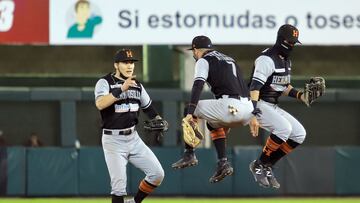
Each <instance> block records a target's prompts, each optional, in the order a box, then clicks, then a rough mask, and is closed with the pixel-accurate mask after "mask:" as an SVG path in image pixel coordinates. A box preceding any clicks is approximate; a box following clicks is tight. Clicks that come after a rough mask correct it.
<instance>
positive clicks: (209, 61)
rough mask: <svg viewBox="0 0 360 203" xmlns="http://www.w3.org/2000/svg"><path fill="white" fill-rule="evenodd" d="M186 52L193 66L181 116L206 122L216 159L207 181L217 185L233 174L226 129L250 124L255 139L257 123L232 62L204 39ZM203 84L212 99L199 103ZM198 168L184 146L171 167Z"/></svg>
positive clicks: (188, 149)
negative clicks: (228, 155) (229, 159)
mask: <svg viewBox="0 0 360 203" xmlns="http://www.w3.org/2000/svg"><path fill="white" fill-rule="evenodd" d="M189 50H192V52H193V57H194V59H195V60H196V64H195V76H194V83H193V87H192V91H191V100H190V103H189V104H188V106H187V107H186V108H185V111H184V116H186V117H185V119H190V120H196V119H197V118H200V119H204V120H206V121H207V127H208V129H209V130H210V131H211V133H210V135H211V138H212V141H213V143H214V145H215V148H216V151H217V157H218V163H217V168H216V171H215V173H214V175H213V176H212V177H211V178H210V180H209V181H210V183H216V182H219V181H221V180H222V179H223V178H224V177H226V176H228V175H231V174H232V173H233V168H232V166H231V164H230V162H229V161H228V159H227V156H226V134H227V133H228V131H229V129H230V128H231V127H235V126H240V125H247V124H249V123H251V131H252V133H253V134H256V135H257V133H258V132H257V130H258V122H257V120H256V118H255V116H254V115H253V114H252V112H253V105H252V103H251V101H250V99H249V90H248V87H247V85H246V84H245V82H244V80H243V75H242V73H241V71H240V68H239V66H238V65H237V64H236V63H235V60H234V59H232V58H231V57H229V56H227V55H225V54H223V53H220V52H218V51H215V50H213V46H212V43H211V40H210V39H209V38H208V37H206V36H197V37H195V38H194V39H193V41H192V47H191V48H190V49H189ZM205 82H207V83H208V85H209V86H210V88H211V92H212V93H213V94H214V96H215V99H209V100H200V101H199V97H200V94H201V91H202V89H203V86H204V84H205ZM197 164H198V160H197V159H196V156H195V153H194V148H193V147H192V146H190V145H188V144H186V143H185V151H184V154H183V157H182V158H181V159H180V160H179V161H177V162H176V163H174V164H172V167H173V168H175V169H178V168H185V167H189V166H194V165H197Z"/></svg>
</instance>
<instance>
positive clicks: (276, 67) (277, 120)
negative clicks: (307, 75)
mask: <svg viewBox="0 0 360 203" xmlns="http://www.w3.org/2000/svg"><path fill="white" fill-rule="evenodd" d="M290 73H291V62H290V60H288V59H287V60H286V59H285V58H281V57H280V56H279V55H278V54H274V53H273V52H272V51H271V50H265V51H264V53H263V55H261V56H259V57H258V58H257V59H256V60H255V67H254V71H253V75H252V79H253V80H256V81H258V82H260V83H261V84H263V86H262V88H261V89H260V101H259V102H258V105H257V107H258V108H259V109H260V110H261V111H262V114H260V115H258V116H257V119H258V121H259V123H260V126H262V127H263V128H264V129H266V130H268V131H269V132H270V133H272V134H274V135H276V136H278V137H279V138H280V139H282V140H283V141H286V140H288V139H289V138H290V139H292V140H293V141H295V142H297V143H300V144H301V143H302V142H303V141H304V139H305V136H306V131H305V128H304V127H303V126H302V125H301V123H300V122H299V121H298V120H297V119H296V118H294V117H293V116H292V115H290V114H289V113H287V112H286V111H285V110H283V109H282V108H280V107H279V106H278V105H277V103H278V97H280V96H281V94H282V93H283V91H284V90H286V89H287V86H288V84H290Z"/></svg>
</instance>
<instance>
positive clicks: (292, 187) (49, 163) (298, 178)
mask: <svg viewBox="0 0 360 203" xmlns="http://www.w3.org/2000/svg"><path fill="white" fill-rule="evenodd" d="M152 149H153V151H154V153H155V154H156V156H157V157H158V159H159V160H160V162H161V164H162V166H163V168H164V170H165V179H164V182H163V183H162V185H161V186H160V187H158V188H157V190H156V191H155V193H154V194H155V195H157V196H289V195H290V196H291V195H301V196H321V195H323V196H324V195H325V196H335V195H346V196H347V195H349V196H353V195H360V187H359V185H358V183H359V180H360V175H359V173H354V170H356V169H357V168H359V167H360V164H359V163H360V156H359V154H360V147H341V146H338V147H299V148H298V149H296V150H295V151H294V152H293V153H292V154H290V155H289V156H288V157H286V158H284V159H283V160H281V161H280V162H279V163H278V164H277V165H276V167H275V170H274V172H275V175H276V176H277V177H278V180H279V182H280V183H281V188H280V189H279V190H274V189H264V188H260V187H259V186H258V185H257V184H256V183H255V182H254V180H253V177H252V175H251V173H250V172H249V170H248V165H249V163H250V162H251V161H252V160H254V159H256V158H257V156H258V154H259V152H260V151H261V148H260V147H258V146H245V147H244V146H236V147H232V148H230V149H229V150H228V155H229V159H230V160H231V162H232V164H233V167H234V174H233V175H232V176H230V177H227V178H225V179H224V180H223V181H222V182H220V183H216V184H211V183H209V181H208V180H209V177H210V176H211V175H212V174H213V172H214V170H215V167H216V154H215V151H214V149H203V148H199V149H197V150H196V154H197V157H198V159H199V165H197V166H194V167H191V168H187V169H182V170H173V169H172V168H171V167H170V165H171V163H173V162H174V161H176V160H177V159H178V158H179V157H180V156H181V153H182V149H181V148H179V147H162V148H152ZM1 153H2V155H1V156H0V157H1V159H0V163H1V167H0V173H1V174H2V175H1V179H0V182H1V185H0V187H1V188H0V189H1V191H5V192H4V193H3V194H2V196H106V195H109V193H110V180H109V175H108V172H107V168H106V164H105V160H104V156H103V152H102V149H101V148H100V147H83V148H80V149H75V148H56V147H48V148H31V149H30V148H23V147H8V148H6V150H1ZM4 153H5V154H4ZM127 172H128V187H127V190H128V193H129V194H134V193H136V192H137V188H138V184H139V182H140V181H141V180H142V178H144V174H143V173H142V172H141V171H140V170H139V169H136V168H135V167H133V166H131V165H129V166H128V171H127ZM4 173H5V175H4Z"/></svg>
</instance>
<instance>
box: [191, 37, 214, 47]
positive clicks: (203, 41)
mask: <svg viewBox="0 0 360 203" xmlns="http://www.w3.org/2000/svg"><path fill="white" fill-rule="evenodd" d="M212 47H213V45H212V43H211V40H210V38H208V37H206V36H204V35H200V36H196V37H194V39H193V40H192V43H191V48H189V49H188V50H193V49H195V48H196V49H202V48H206V49H211V48H212Z"/></svg>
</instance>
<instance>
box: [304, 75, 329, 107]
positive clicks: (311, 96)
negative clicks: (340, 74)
mask: <svg viewBox="0 0 360 203" xmlns="http://www.w3.org/2000/svg"><path fill="white" fill-rule="evenodd" d="M325 88H326V86H325V79H324V78H323V77H312V78H310V80H309V82H307V83H305V87H304V100H305V101H304V102H305V104H306V105H307V106H310V105H311V104H312V103H313V102H314V101H315V100H316V99H317V98H319V97H321V96H322V95H323V94H324V93H325Z"/></svg>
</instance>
